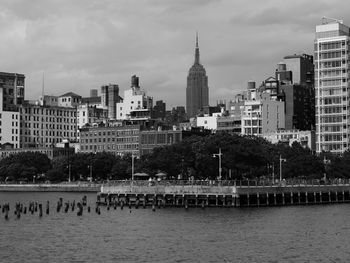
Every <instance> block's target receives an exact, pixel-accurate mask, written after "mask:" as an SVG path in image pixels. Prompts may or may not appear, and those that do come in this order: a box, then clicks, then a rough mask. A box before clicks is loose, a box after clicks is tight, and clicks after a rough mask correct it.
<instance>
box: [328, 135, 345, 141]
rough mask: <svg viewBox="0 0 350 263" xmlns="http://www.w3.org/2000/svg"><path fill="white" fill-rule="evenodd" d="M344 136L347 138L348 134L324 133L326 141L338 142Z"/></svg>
mask: <svg viewBox="0 0 350 263" xmlns="http://www.w3.org/2000/svg"><path fill="white" fill-rule="evenodd" d="M343 138H346V135H345V134H344V135H342V134H325V135H323V139H324V141H325V142H332V141H334V142H336V141H338V142H339V141H342V140H343Z"/></svg>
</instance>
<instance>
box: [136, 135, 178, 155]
mask: <svg viewBox="0 0 350 263" xmlns="http://www.w3.org/2000/svg"><path fill="white" fill-rule="evenodd" d="M180 141H182V131H180V130H164V131H163V130H147V131H141V132H140V155H144V154H149V153H151V152H152V151H153V149H154V148H156V147H162V146H167V145H171V144H174V143H178V142H180Z"/></svg>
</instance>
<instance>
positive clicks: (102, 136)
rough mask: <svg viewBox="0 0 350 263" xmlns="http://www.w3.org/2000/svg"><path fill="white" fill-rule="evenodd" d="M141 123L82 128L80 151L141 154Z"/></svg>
mask: <svg viewBox="0 0 350 263" xmlns="http://www.w3.org/2000/svg"><path fill="white" fill-rule="evenodd" d="M139 136H140V126H139V125H126V126H114V127H113V126H110V127H93V128H82V129H81V130H80V152H82V153H97V152H110V153H113V154H115V155H121V156H122V155H124V154H127V153H130V154H135V155H137V156H138V155H139Z"/></svg>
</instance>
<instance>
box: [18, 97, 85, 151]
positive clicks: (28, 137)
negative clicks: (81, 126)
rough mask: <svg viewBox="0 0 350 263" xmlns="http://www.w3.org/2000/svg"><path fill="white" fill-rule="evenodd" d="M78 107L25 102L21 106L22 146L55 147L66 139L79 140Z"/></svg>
mask: <svg viewBox="0 0 350 263" xmlns="http://www.w3.org/2000/svg"><path fill="white" fill-rule="evenodd" d="M77 128H78V127H77V109H76V108H72V107H58V106H41V105H40V103H36V104H32V103H29V102H24V103H23V104H22V105H21V106H20V147H21V148H32V147H43V148H46V147H54V146H55V144H56V143H58V142H61V141H62V140H64V139H66V140H69V141H76V140H77Z"/></svg>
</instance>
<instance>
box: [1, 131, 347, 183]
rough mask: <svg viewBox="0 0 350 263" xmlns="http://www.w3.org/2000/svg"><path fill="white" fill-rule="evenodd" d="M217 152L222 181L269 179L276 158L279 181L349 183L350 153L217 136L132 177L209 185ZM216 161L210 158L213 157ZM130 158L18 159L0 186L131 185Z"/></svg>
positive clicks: (155, 157)
mask: <svg viewBox="0 0 350 263" xmlns="http://www.w3.org/2000/svg"><path fill="white" fill-rule="evenodd" d="M219 149H220V150H221V153H222V156H221V167H222V173H221V175H222V177H221V179H223V180H226V179H227V180H242V179H243V180H244V179H271V178H272V174H273V173H274V175H275V178H278V176H279V172H280V171H279V169H280V157H282V158H283V159H285V160H286V161H285V162H282V172H283V173H282V175H283V178H286V179H288V178H299V179H321V178H323V177H324V175H325V174H326V176H327V177H328V178H350V175H349V174H348V172H347V171H349V168H350V152H349V151H347V152H345V153H344V154H343V155H342V156H336V155H332V154H330V153H326V152H325V153H321V154H319V155H316V154H315V153H314V152H312V151H311V150H310V149H308V148H303V147H302V146H301V145H300V144H299V143H296V142H294V143H293V144H292V146H289V145H286V144H284V143H278V144H271V143H270V142H268V141H266V140H265V139H263V138H260V137H254V136H240V135H232V134H228V133H217V134H213V135H209V136H205V137H198V136H192V137H189V138H186V139H184V140H183V141H181V142H179V143H176V144H172V145H169V146H165V147H158V148H155V149H154V150H153V152H152V153H150V154H148V155H143V156H141V158H140V159H136V158H135V159H134V168H135V169H134V171H135V172H143V173H147V174H149V175H150V176H154V175H155V174H156V173H158V172H163V173H165V174H166V175H167V179H179V178H181V179H185V180H186V179H189V178H191V179H195V180H206V179H209V180H213V179H217V178H218V175H219V160H218V156H217V154H218V153H219ZM214 155H215V156H214ZM131 164H132V156H131V155H130V154H126V155H124V156H118V155H114V154H112V153H107V152H102V153H96V154H91V153H89V154H87V153H77V154H73V155H71V156H61V157H56V158H54V159H53V160H50V159H49V158H48V157H47V156H46V155H44V154H41V153H33V152H26V153H19V154H14V155H10V156H9V157H6V158H4V159H2V160H1V161H0V180H1V181H5V180H7V181H21V180H23V181H29V182H32V181H46V180H49V181H51V182H60V181H67V180H68V178H69V175H70V178H71V180H72V181H78V180H94V181H95V180H125V179H131V173H132V168H131Z"/></svg>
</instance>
